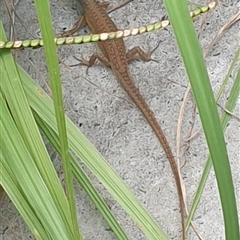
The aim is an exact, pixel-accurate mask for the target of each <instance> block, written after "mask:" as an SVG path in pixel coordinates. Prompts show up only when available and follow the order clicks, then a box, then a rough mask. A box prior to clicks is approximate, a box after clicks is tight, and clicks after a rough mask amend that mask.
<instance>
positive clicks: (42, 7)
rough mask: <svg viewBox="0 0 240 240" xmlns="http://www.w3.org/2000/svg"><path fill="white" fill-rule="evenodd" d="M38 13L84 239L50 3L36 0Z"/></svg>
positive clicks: (68, 176) (71, 195)
mask: <svg viewBox="0 0 240 240" xmlns="http://www.w3.org/2000/svg"><path fill="white" fill-rule="evenodd" d="M35 5H36V12H37V16H38V20H39V25H40V29H41V33H42V38H43V42H44V51H45V57H46V63H47V67H48V72H49V79H50V87H51V91H52V96H53V102H54V109H55V115H56V121H57V126H58V133H59V141H60V146H61V157H62V163H63V170H64V177H65V185H66V193H67V198H68V200H69V206H70V213H71V219H69V221H72V224H73V226H74V234H75V239H82V237H81V236H80V233H79V230H78V222H77V215H76V208H75V199H74V189H73V179H72V172H71V165H70V159H69V149H68V142H67V133H66V124H65V118H64V109H63V101H62V87H61V81H60V71H59V66H58V57H57V53H56V46H55V43H54V35H53V31H52V21H51V17H50V9H49V1H47V0H35Z"/></svg>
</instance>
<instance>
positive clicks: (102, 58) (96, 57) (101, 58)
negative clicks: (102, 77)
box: [70, 53, 111, 73]
mask: <svg viewBox="0 0 240 240" xmlns="http://www.w3.org/2000/svg"><path fill="white" fill-rule="evenodd" d="M73 57H74V58H75V59H76V60H77V61H78V63H77V64H72V65H70V67H75V66H78V65H83V66H86V67H87V70H86V73H88V69H89V68H90V67H92V66H93V65H94V64H95V63H96V61H97V60H98V61H99V62H101V63H102V64H103V65H105V66H106V67H111V65H110V62H109V60H108V59H107V58H106V57H105V56H104V55H102V54H96V53H95V54H93V55H92V56H91V57H90V59H89V60H85V59H79V58H77V57H76V56H73Z"/></svg>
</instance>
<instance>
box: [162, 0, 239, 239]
mask: <svg viewBox="0 0 240 240" xmlns="http://www.w3.org/2000/svg"><path fill="white" fill-rule="evenodd" d="M164 4H165V6H166V9H167V13H168V17H169V19H170V22H171V24H172V28H173V31H174V34H175V37H176V41H177V43H178V47H179V50H180V52H181V55H182V58H183V62H184V64H185V68H186V72H187V75H188V78H189V81H190V84H191V87H192V92H193V96H194V99H195V101H196V105H197V108H198V111H199V115H200V119H201V122H202V127H203V130H204V134H205V137H206V141H207V144H208V148H209V152H210V155H211V158H212V163H213V166H214V171H215V174H216V179H217V184H218V190H219V194H220V199H221V204H222V210H223V216H224V223H225V236H226V239H227V240H237V239H239V224H238V216H237V207H236V198H235V194H234V187H233V181H232V176H231V170H230V164H229V161H228V156H227V149H226V145H225V141H224V137H223V131H222V127H221V124H220V119H219V116H218V112H217V109H216V104H215V100H214V97H213V92H212V89H211V85H210V82H209V77H208V73H207V70H206V67H205V64H204V59H203V56H202V53H201V49H200V45H199V42H198V39H197V35H196V33H195V30H194V27H193V23H192V21H191V18H190V16H189V13H188V9H187V4H186V1H185V0H178V1H175V0H164ZM229 206H231V208H230V209H229Z"/></svg>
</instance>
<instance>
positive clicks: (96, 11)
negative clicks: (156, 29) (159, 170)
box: [77, 0, 185, 239]
mask: <svg viewBox="0 0 240 240" xmlns="http://www.w3.org/2000/svg"><path fill="white" fill-rule="evenodd" d="M77 1H79V2H80V5H81V6H80V7H81V10H82V11H83V14H84V20H85V22H86V23H87V25H88V26H89V28H90V29H91V31H92V32H93V33H104V32H112V31H117V30H118V29H117V27H116V25H115V24H114V22H113V21H112V20H111V19H110V17H109V16H108V15H107V13H106V12H105V10H104V9H103V7H102V6H101V5H100V4H99V3H97V2H96V1H94V0H77ZM98 46H99V48H100V49H101V51H102V53H103V56H101V55H97V54H94V55H92V57H91V58H90V60H89V61H88V62H84V61H83V62H82V64H84V65H87V66H89V67H90V66H92V65H93V64H94V62H95V61H96V60H97V59H98V60H99V61H101V62H102V63H104V64H105V65H106V66H108V67H111V68H112V70H113V72H114V73H115V74H116V76H117V78H118V80H119V81H120V83H121V85H122V87H123V88H124V90H125V91H126V92H127V93H128V95H129V96H130V97H131V99H132V101H133V102H134V103H135V104H136V106H137V107H138V108H139V109H140V110H141V112H142V113H143V115H144V116H145V118H146V119H147V121H148V123H149V124H150V126H151V127H152V129H153V131H154V132H155V134H156V136H157V138H158V139H159V141H160V143H161V145H162V147H163V149H164V151H165V153H166V155H167V158H168V160H169V163H170V165H171V169H172V172H173V175H174V178H175V182H176V186H177V192H178V197H179V203H180V211H181V220H182V230H183V233H182V234H183V239H184V235H185V234H184V201H183V194H182V190H181V183H180V176H179V173H178V168H177V164H176V162H175V159H174V157H173V154H172V151H171V149H170V147H169V144H168V141H167V139H166V137H165V135H164V133H163V131H162V129H161V127H160V125H159V124H158V122H157V120H156V118H155V117H154V115H153V113H152V112H151V110H150V109H149V107H148V105H147V103H146V102H145V100H144V99H143V97H142V96H141V94H140V93H139V91H138V89H137V88H136V87H135V85H134V83H133V81H132V79H131V77H130V75H129V72H128V62H129V61H130V60H131V59H132V58H133V56H136V55H139V57H141V58H142V59H143V60H150V55H151V54H145V53H144V52H143V51H142V50H141V49H140V48H133V49H132V50H131V51H129V52H128V53H126V49H125V45H124V41H123V40H122V39H116V40H109V41H103V42H98Z"/></svg>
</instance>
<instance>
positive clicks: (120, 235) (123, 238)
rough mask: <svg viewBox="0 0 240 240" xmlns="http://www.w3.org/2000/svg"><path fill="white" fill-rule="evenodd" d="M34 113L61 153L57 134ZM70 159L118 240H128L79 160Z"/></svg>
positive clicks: (83, 186)
mask: <svg viewBox="0 0 240 240" xmlns="http://www.w3.org/2000/svg"><path fill="white" fill-rule="evenodd" d="M33 113H34V117H35V119H36V121H37V123H38V126H39V128H40V129H41V131H42V132H43V133H44V134H45V136H46V137H47V138H48V140H49V142H50V143H51V144H52V145H53V147H54V149H55V150H56V151H57V152H58V153H59V152H60V147H59V142H58V138H57V135H56V133H55V132H54V131H53V130H52V129H51V128H50V127H49V126H48V125H47V124H46V123H45V122H44V121H43V120H42V119H41V118H40V117H39V116H38V115H37V114H36V113H35V112H33ZM70 159H71V165H72V171H73V174H74V176H75V178H76V179H77V181H78V183H79V184H80V185H81V187H82V188H83V189H84V191H85V192H86V193H87V195H88V197H89V198H90V199H91V200H92V202H93V203H94V205H95V206H96V208H97V209H98V210H99V212H100V213H101V214H102V216H103V217H104V219H105V220H106V222H107V223H108V225H109V227H110V229H111V230H112V231H113V232H114V233H115V235H116V237H117V239H121V240H127V239H128V237H127V236H126V234H125V232H124V231H123V229H122V228H121V226H120V225H119V223H118V222H117V220H116V219H115V217H114V216H113V214H112V213H111V211H110V210H109V207H108V206H107V204H106V203H105V202H104V200H103V199H102V198H101V196H100V195H99V194H98V192H97V190H96V189H95V187H94V186H93V185H92V184H91V182H90V180H89V178H88V176H87V175H86V174H85V173H84V171H83V170H82V168H81V167H80V165H79V164H77V160H76V159H74V157H73V156H72V155H70Z"/></svg>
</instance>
